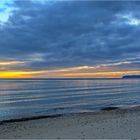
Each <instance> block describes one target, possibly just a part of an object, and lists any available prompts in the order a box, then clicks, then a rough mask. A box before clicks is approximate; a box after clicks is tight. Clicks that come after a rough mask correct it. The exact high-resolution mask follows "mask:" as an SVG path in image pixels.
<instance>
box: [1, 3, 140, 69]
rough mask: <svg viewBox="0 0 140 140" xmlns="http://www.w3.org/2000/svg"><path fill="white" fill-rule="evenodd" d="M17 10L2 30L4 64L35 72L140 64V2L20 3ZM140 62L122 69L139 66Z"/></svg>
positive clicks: (15, 4) (2, 58)
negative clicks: (16, 63) (17, 63)
mask: <svg viewBox="0 0 140 140" xmlns="http://www.w3.org/2000/svg"><path fill="white" fill-rule="evenodd" d="M12 6H13V7H14V9H15V10H13V11H12V14H11V16H10V17H9V20H8V21H7V23H5V24H4V25H1V27H0V59H1V60H6V59H8V60H21V61H25V62H26V65H24V68H25V69H31V70H32V69H34V70H38V69H52V68H63V67H72V66H80V65H97V64H103V63H116V62H120V61H122V60H123V61H125V60H127V59H131V58H136V59H138V60H140V59H139V58H138V56H139V55H140V46H139V44H140V40H139V35H140V22H139V21H140V14H139V13H140V10H139V9H140V2H103V1H101V2H95V1H79V2H78V1H77V2H74V1H59V2H58V1H55V2H52V1H50V2H48V1H46V2H43V3H41V2H40V3H39V2H34V1H15V2H14V5H12ZM135 61H136V60H133V62H132V63H130V64H128V65H125V66H120V67H126V69H128V68H131V67H132V66H133V67H134V68H135V69H136V68H139V66H140V63H139V61H136V62H135ZM14 68H16V67H14ZM20 68H22V67H19V68H16V69H20Z"/></svg>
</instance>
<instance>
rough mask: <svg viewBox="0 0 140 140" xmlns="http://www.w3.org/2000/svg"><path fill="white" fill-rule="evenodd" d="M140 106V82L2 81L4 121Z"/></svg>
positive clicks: (0, 115) (0, 111)
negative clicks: (104, 108)
mask: <svg viewBox="0 0 140 140" xmlns="http://www.w3.org/2000/svg"><path fill="white" fill-rule="evenodd" d="M133 105H140V79H125V80H124V79H117V80H103V79H102V80H0V120H4V119H13V118H21V117H30V116H39V115H50V114H59V113H71V112H89V111H90V112H91V111H96V110H99V109H101V108H102V107H108V106H119V107H120V106H121V107H128V106H133Z"/></svg>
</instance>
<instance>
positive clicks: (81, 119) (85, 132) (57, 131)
mask: <svg viewBox="0 0 140 140" xmlns="http://www.w3.org/2000/svg"><path fill="white" fill-rule="evenodd" d="M139 130H140V107H133V108H131V109H121V110H120V109H116V110H111V111H99V112H95V113H81V114H70V115H63V116H59V117H52V118H42V119H34V120H30V119H29V120H28V121H27V120H24V121H23V120H22V121H20V120H18V121H17V122H16V121H15V122H4V123H1V125H0V138H1V139H4V138H6V139H8V138H11V139H16V138H17V139H19V138H22V139H26V138H28V139H31V138H37V139H41V138H54V139H61V138H64V139H69V138H70V139H89V138H94V139H97V138H99V139H111V138H113V139H114V138H115V139H129V138H131V139H132V138H133V139H134V138H140V133H139Z"/></svg>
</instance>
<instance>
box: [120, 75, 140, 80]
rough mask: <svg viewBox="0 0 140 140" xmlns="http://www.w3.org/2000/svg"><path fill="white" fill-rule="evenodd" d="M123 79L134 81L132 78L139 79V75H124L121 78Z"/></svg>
mask: <svg viewBox="0 0 140 140" xmlns="http://www.w3.org/2000/svg"><path fill="white" fill-rule="evenodd" d="M122 78H123V79H129V78H131V79H134V78H140V75H125V76H123V77H122Z"/></svg>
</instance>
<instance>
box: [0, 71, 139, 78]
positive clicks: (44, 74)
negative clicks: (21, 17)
mask: <svg viewBox="0 0 140 140" xmlns="http://www.w3.org/2000/svg"><path fill="white" fill-rule="evenodd" d="M52 71H53V70H46V71H45V70H44V71H0V78H119V77H122V76H124V75H140V71H113V72H110V71H103V72H92V73H91V72H90V73H83V72H79V73H75V72H69V73H62V72H61V73H60V71H58V72H57V71H56V70H55V72H54V73H52Z"/></svg>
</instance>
